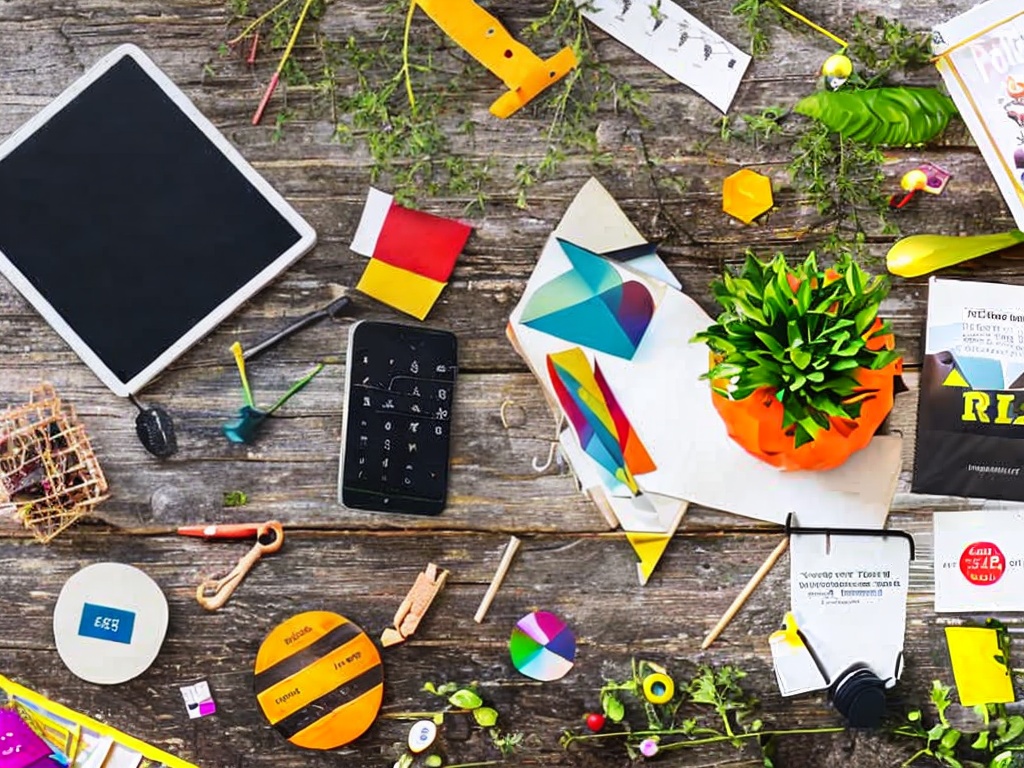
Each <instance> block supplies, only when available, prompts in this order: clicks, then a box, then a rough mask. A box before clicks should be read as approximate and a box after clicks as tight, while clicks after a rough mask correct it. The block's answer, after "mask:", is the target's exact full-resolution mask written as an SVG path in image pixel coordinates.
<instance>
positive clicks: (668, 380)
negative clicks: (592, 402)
mask: <svg viewBox="0 0 1024 768" xmlns="http://www.w3.org/2000/svg"><path fill="white" fill-rule="evenodd" d="M555 236H557V237H561V238H564V239H566V240H569V241H571V242H573V243H575V244H577V245H580V246H582V247H584V248H588V249H590V250H592V251H596V252H601V251H608V250H613V249H619V248H626V247H630V246H635V245H638V244H640V243H642V242H644V240H643V237H642V236H641V235H640V233H639V232H638V231H637V230H636V228H635V227H634V226H633V225H632V224H631V223H630V222H629V220H628V218H627V217H626V216H625V214H623V212H622V211H621V210H620V209H619V207H618V205H617V204H616V202H615V200H614V199H613V198H612V197H611V196H610V195H609V194H608V193H607V191H606V190H605V189H604V188H603V187H602V186H601V185H600V183H598V182H597V181H596V180H594V179H591V180H590V181H588V182H587V184H586V185H584V187H583V188H582V189H581V190H580V192H579V194H578V195H577V196H576V198H575V199H574V200H573V202H572V204H571V205H570V206H569V209H568V211H566V214H565V216H564V218H563V219H562V221H561V223H560V224H559V225H558V227H557V228H556V229H555V232H554V233H553V235H552V237H551V238H550V239H549V240H548V243H547V245H546V246H545V248H544V251H543V253H542V254H541V257H540V259H539V260H538V262H537V267H536V269H535V270H534V272H533V275H532V276H531V277H530V280H529V282H528V283H527V287H526V292H525V294H524V296H529V295H531V294H532V292H533V291H535V290H536V289H537V288H538V287H539V286H540V285H543V284H544V283H546V282H547V281H549V280H550V279H552V278H554V277H556V276H557V275H559V274H561V273H562V272H564V271H566V270H567V269H569V266H570V264H569V260H568V259H567V258H566V257H565V255H564V254H563V253H562V250H561V247H560V246H559V245H558V243H557V242H556V241H555V239H554V238H555ZM617 266H618V265H617ZM619 269H621V270H623V271H624V272H630V270H628V269H626V268H625V267H619ZM631 278H632V279H636V280H641V281H645V282H649V283H650V284H651V285H652V290H654V291H655V292H656V295H658V293H660V294H661V299H660V302H659V304H658V307H657V309H656V311H655V313H654V318H653V319H652V321H651V325H650V327H649V328H648V330H647V333H646V334H645V336H644V339H643V342H642V343H641V344H640V346H639V348H638V349H637V352H636V354H635V355H634V357H633V359H632V360H623V359H621V358H616V357H614V356H612V355H606V354H603V353H600V352H594V351H593V350H587V351H588V353H590V354H592V355H593V357H594V359H596V360H597V361H598V362H599V363H600V365H601V369H602V371H603V372H604V374H605V376H606V378H607V380H608V383H609V385H610V386H611V389H612V391H613V392H614V393H615V397H616V399H617V400H618V402H619V404H620V405H621V407H622V409H623V411H624V412H625V414H626V416H627V417H628V418H629V420H630V421H631V422H632V424H633V425H634V428H635V429H636V431H637V434H638V435H639V436H640V439H641V441H643V443H644V445H645V446H646V448H647V450H648V452H649V453H650V455H651V457H652V458H653V460H654V463H655V464H656V465H657V470H655V471H654V472H650V473H646V474H643V475H639V476H637V478H636V479H637V483H638V484H639V486H640V488H641V490H642V491H643V492H644V493H654V494H658V495H661V496H668V497H672V498H677V499H682V500H686V501H689V502H691V503H697V504H702V505H704V506H708V507H713V508H715V509H720V510H723V511H726V512H733V513H735V514H740V515H745V516H747V517H752V518H756V519H759V520H768V521H771V522H775V523H780V524H781V523H784V522H785V520H786V516H787V515H788V514H789V513H790V512H795V513H797V515H798V517H799V519H800V522H801V524H802V525H809V526H844V527H863V528H881V527H882V526H883V525H884V523H885V519H886V516H887V515H888V511H889V504H890V502H891V501H892V496H893V493H894V491H895V488H896V482H897V480H898V477H899V471H900V468H901V460H900V453H901V447H902V440H901V439H900V438H899V437H895V436H884V437H875V438H874V439H873V440H872V441H871V443H870V444H869V445H868V447H867V448H865V449H864V450H862V451H859V452H858V453H856V454H854V455H853V456H852V457H851V458H850V459H849V460H848V461H847V462H846V463H845V464H843V465H842V466H840V467H839V468H837V469H834V470H831V471H828V472H781V471H779V470H778V469H776V468H774V467H772V466H770V465H768V464H766V463H764V462H762V461H760V460H758V459H756V458H754V457H753V456H751V455H749V454H748V453H746V451H744V450H743V449H742V448H740V447H739V446H738V445H737V444H736V443H735V442H734V441H733V440H732V439H731V438H730V437H729V436H728V434H727V432H726V428H725V424H724V423H723V422H722V419H721V417H719V415H718V413H717V412H716V411H715V409H714V406H713V405H712V402H711V389H710V386H709V384H708V382H707V381H704V380H701V379H700V375H701V374H702V373H703V372H705V371H706V370H707V369H708V350H707V347H706V346H705V345H703V344H690V342H689V340H690V338H692V336H693V334H694V333H696V332H697V331H699V330H703V329H705V328H706V327H707V326H708V325H710V323H711V318H710V317H708V315H707V314H705V313H704V311H703V310H702V309H701V308H700V307H699V306H698V305H697V304H696V303H695V302H694V301H693V300H692V299H690V298H689V297H688V296H686V295H685V294H683V293H680V292H678V291H675V290H673V289H672V288H671V287H669V286H666V285H665V284H663V283H660V282H657V281H653V280H652V279H651V278H650V277H647V276H644V275H641V274H639V273H632V274H631ZM524 303H525V302H524V301H520V303H519V305H518V306H517V307H516V308H515V309H514V310H513V311H512V315H511V318H510V323H511V324H512V327H513V330H514V332H515V335H516V341H517V343H518V346H519V348H520V350H521V352H522V354H523V356H524V357H525V358H526V360H527V362H528V363H529V364H530V366H531V368H532V369H533V371H534V373H535V374H536V375H537V376H538V379H539V380H540V383H541V385H542V386H543V387H544V389H545V391H546V392H547V393H548V395H549V397H551V398H553V393H552V388H551V383H550V381H549V380H548V377H547V373H546V371H547V366H546V362H545V361H546V357H547V355H548V354H550V353H553V352H560V351H562V350H565V349H567V348H569V347H572V346H575V345H573V344H570V343H567V342H564V341H562V340H561V339H558V338H556V337H554V336H550V335H548V334H546V333H543V332H540V331H536V330H534V329H532V328H528V327H526V326H524V325H522V324H521V323H520V322H518V318H519V317H520V316H521V310H522V306H523V304H524ZM552 401H553V402H554V400H552ZM578 465H579V462H578V461H577V462H574V463H573V466H574V467H577V466H578ZM578 471H579V470H578V469H577V472H578Z"/></svg>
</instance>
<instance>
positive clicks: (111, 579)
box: [53, 563, 167, 685]
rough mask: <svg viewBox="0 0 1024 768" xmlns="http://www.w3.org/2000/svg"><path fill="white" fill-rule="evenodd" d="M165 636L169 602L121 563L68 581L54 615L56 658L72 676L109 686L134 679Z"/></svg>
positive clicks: (149, 582) (154, 586)
mask: <svg viewBox="0 0 1024 768" xmlns="http://www.w3.org/2000/svg"><path fill="white" fill-rule="evenodd" d="M166 634H167V598H165V597H164V593H163V592H161V591H160V587H158V586H157V584H156V582H155V581H153V580H152V579H151V578H149V576H147V575H146V574H145V573H143V572H142V571H140V570H139V569H138V568H133V567H132V566H130V565H123V564H121V563H97V564H96V565H90V566H87V567H85V568H83V569H82V570H80V571H79V572H78V573H76V574H75V575H74V576H72V577H71V578H70V579H68V580H67V583H66V584H65V585H64V588H63V589H61V591H60V597H58V598H57V606H56V607H55V608H54V609H53V638H54V640H55V641H56V642H57V652H58V653H59V654H60V657H61V659H62V660H63V661H64V663H65V664H66V665H67V668H68V669H70V670H71V671H72V672H73V673H74V674H75V675H77V676H78V677H80V678H82V679H83V680H85V681H87V682H90V683H99V684H101V685H112V684H115V683H123V682H125V681H127V680H131V679H132V678H133V677H138V676H139V675H141V674H142V673H143V672H145V671H146V670H147V669H149V665H150V664H152V663H153V660H154V659H155V658H156V655H157V654H158V653H159V652H160V646H161V645H163V642H164V635H166Z"/></svg>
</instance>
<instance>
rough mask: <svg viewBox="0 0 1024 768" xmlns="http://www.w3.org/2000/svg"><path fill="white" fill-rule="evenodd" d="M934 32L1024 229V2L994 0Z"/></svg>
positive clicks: (947, 76) (965, 111) (958, 96)
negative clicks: (1023, 3) (1023, 177)
mask: <svg viewBox="0 0 1024 768" xmlns="http://www.w3.org/2000/svg"><path fill="white" fill-rule="evenodd" d="M932 36H933V50H934V51H935V53H936V54H938V55H939V59H938V60H937V62H936V66H937V67H938V69H939V71H940V72H941V73H942V77H943V79H944V80H945V82H946V86H947V87H948V88H949V92H950V96H952V97H953V100H954V102H956V105H957V108H958V109H959V110H960V114H961V116H962V117H963V119H964V122H965V123H966V124H967V127H968V128H969V129H970V131H971V134H972V136H973V137H974V140H975V141H976V142H977V143H978V147H979V149H980V150H981V153H982V155H983V156H984V157H985V160H986V162H987V163H988V165H989V168H990V170H991V171H992V174H993V176H994V177H995V180H996V183H997V184H998V186H999V189H1000V191H1001V192H1002V194H1003V197H1004V198H1005V199H1006V202H1007V204H1008V205H1009V207H1010V210H1011V212H1012V213H1013V216H1014V219H1015V221H1016V222H1017V226H1018V227H1019V228H1024V180H1022V175H1024V6H1022V5H1021V3H1020V2H1019V0H990V2H988V3H984V4H982V5H979V6H977V7H975V8H973V9H972V10H971V11H969V12H967V13H965V14H963V15H961V16H958V17H957V18H955V19H953V20H951V21H949V22H947V23H945V24H942V25H940V26H939V27H936V28H935V30H933V33H932Z"/></svg>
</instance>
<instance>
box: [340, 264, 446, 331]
mask: <svg viewBox="0 0 1024 768" xmlns="http://www.w3.org/2000/svg"><path fill="white" fill-rule="evenodd" d="M446 285H447V283H439V282H437V281H436V280H431V279H430V278H429V277H423V276H422V275H417V274H416V273H415V272H409V271H408V270H405V269H401V268H399V267H395V266H392V265H391V264H388V263H386V262H383V261H380V260H378V259H370V263H369V264H367V265H366V270H365V271H364V272H363V276H362V277H361V278H359V283H358V285H356V290H358V291H362V292H363V293H365V294H366V295H367V296H372V297H373V298H375V299H377V300H378V301H383V302H384V303H385V304H387V305H388V306H389V307H394V308H395V309H397V310H400V311H401V312H405V313H406V314H407V315H412V316H413V317H415V318H416V319H417V320H423V319H424V318H425V317H426V316H427V314H428V313H429V312H430V310H431V308H432V307H433V306H434V302H436V301H437V298H438V296H440V295H441V291H442V290H444V287H445V286H446Z"/></svg>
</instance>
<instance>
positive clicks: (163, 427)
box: [128, 395, 178, 459]
mask: <svg viewBox="0 0 1024 768" xmlns="http://www.w3.org/2000/svg"><path fill="white" fill-rule="evenodd" d="M128 399H129V400H131V401H132V405H134V406H135V407H136V408H138V409H139V415H138V416H136V417H135V434H137V435H138V436H139V442H140V443H142V446H143V448H145V449H146V450H147V451H149V452H150V453H151V454H153V455H154V456H156V457H157V458H160V459H166V458H167V457H168V456H172V455H174V454H175V453H176V452H177V450H178V438H177V436H176V435H175V433H174V421H173V420H172V419H171V414H169V413H168V412H167V411H166V410H164V409H163V408H161V407H159V406H155V405H154V406H144V405H142V403H140V402H139V401H138V400H136V399H135V395H128Z"/></svg>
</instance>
